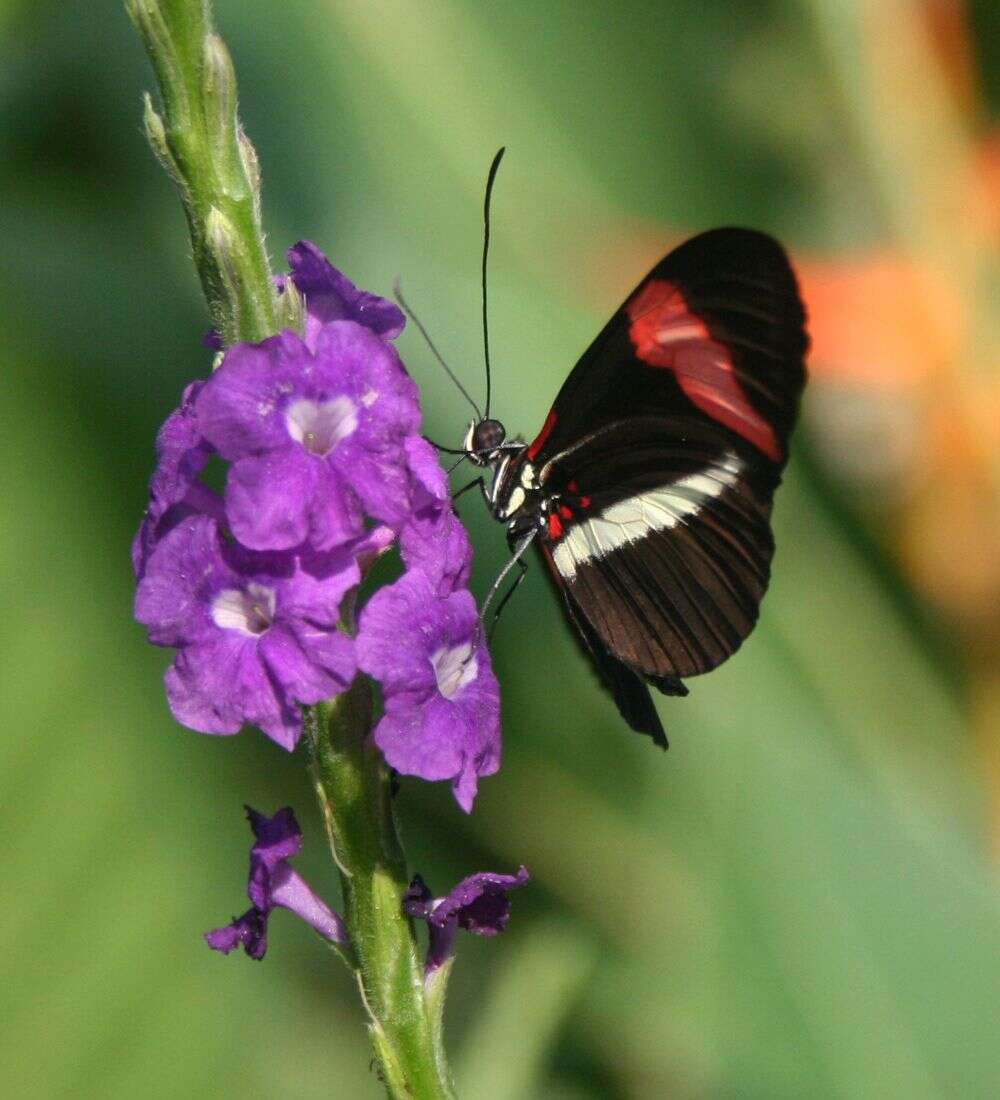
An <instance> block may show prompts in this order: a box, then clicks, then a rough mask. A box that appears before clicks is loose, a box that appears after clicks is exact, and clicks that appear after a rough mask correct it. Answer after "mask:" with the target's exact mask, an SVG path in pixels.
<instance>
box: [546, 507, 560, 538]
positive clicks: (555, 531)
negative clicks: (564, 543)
mask: <svg viewBox="0 0 1000 1100" xmlns="http://www.w3.org/2000/svg"><path fill="white" fill-rule="evenodd" d="M562 536H563V525H562V520H561V519H560V518H559V517H558V516H557V515H556V514H555V512H553V513H552V514H551V515H550V516H549V538H550V539H561V538H562Z"/></svg>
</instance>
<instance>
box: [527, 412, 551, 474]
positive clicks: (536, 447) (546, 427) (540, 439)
mask: <svg viewBox="0 0 1000 1100" xmlns="http://www.w3.org/2000/svg"><path fill="white" fill-rule="evenodd" d="M555 426H556V411H555V409H553V410H552V411H551V412H550V413H549V415H548V416H547V417H546V418H545V423H544V424H543V425H542V430H541V431H540V432H539V433H538V436H537V437H536V438H535V441H534V442H533V443H532V444H530V446H529V447H528V458H529V459H530V460H531V461H532V462H534V461H535V459H536V458H538V455H539V452H540V451H541V449H542V448H543V447H544V446H545V443H546V441H547V440H548V438H549V436H550V435H551V434H552V429H553V428H554V427H555Z"/></svg>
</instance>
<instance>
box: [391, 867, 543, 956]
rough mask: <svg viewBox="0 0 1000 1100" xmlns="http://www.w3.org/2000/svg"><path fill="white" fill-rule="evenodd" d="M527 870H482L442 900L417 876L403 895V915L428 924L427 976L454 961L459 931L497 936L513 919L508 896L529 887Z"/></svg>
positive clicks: (463, 880)
mask: <svg viewBox="0 0 1000 1100" xmlns="http://www.w3.org/2000/svg"><path fill="white" fill-rule="evenodd" d="M529 878H530V876H529V874H528V871H527V868H525V867H521V868H520V870H519V871H518V872H517V874H516V875H498V874H495V873H494V872H492V871H480V872H479V874H477V875H470V876H469V877H468V878H464V879H462V881H461V882H460V883H459V884H458V885H457V886H456V887H455V888H454V889H453V890H452V891H451V893H450V894H448V895H447V896H446V897H443V898H436V899H435V898H433V897H432V896H431V892H430V890H428V888H427V886H426V885H425V883H424V880H423V879H422V878H421V877H420V876H419V875H417V876H416V877H415V878H414V880H413V881H412V882H411V883H410V888H409V889H408V890H407V891H406V893H405V894H404V895H403V912H404V913H405V914H406V915H407V916H409V917H419V918H422V919H423V920H425V921H427V928H428V930H429V932H430V943H429V944H428V947H427V962H426V964H425V968H424V969H425V973H426V975H427V976H428V977H430V975H431V974H433V973H434V971H435V970H437V969H438V968H439V967H441V966H442V965H443V964H444V963H446V962H447V961H448V959H450V958H451V955H452V953H453V951H454V945H455V933H456V932H457V931H458V929H459V928H464V929H465V930H466V931H467V932H472V933H473V934H474V935H476V936H496V935H498V934H499V933H500V932H502V931H503V930H504V929H505V928H506V927H507V921H508V920H509V919H510V898H508V896H507V895H508V893H509V892H510V891H511V890H516V889H517V888H518V887H519V886H524V885H526V884H527V882H528V879H529Z"/></svg>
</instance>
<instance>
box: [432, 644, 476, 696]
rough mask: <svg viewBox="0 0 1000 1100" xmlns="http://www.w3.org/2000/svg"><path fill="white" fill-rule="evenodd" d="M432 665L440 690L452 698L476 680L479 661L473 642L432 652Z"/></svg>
mask: <svg viewBox="0 0 1000 1100" xmlns="http://www.w3.org/2000/svg"><path fill="white" fill-rule="evenodd" d="M431 665H432V666H433V668H434V675H435V677H436V678H437V685H438V691H440V692H441V694H442V695H443V696H444V697H445V698H446V699H450V698H451V697H452V696H453V695H454V694H455V693H456V692H457V691H458V690H459V689H460V688H463V687H465V685H466V684H469V683H471V682H472V681H473V680H475V678H476V676H477V675H478V673H479V662H478V661H477V660H476V655H475V653H473V652H472V643H471V642H463V643H462V644H461V645H456V646H444V647H442V648H441V649H439V650H437V651H436V652H434V653H432V654H431Z"/></svg>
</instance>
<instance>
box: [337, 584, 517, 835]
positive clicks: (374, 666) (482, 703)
mask: <svg viewBox="0 0 1000 1100" xmlns="http://www.w3.org/2000/svg"><path fill="white" fill-rule="evenodd" d="M357 654H358V667H359V668H360V669H362V670H363V671H364V672H367V673H369V674H370V675H372V676H374V677H375V678H376V679H377V680H378V681H379V682H380V683H381V685H382V693H383V697H384V700H385V714H384V715H383V716H382V718H381V720H380V721H379V723H378V725H377V726H376V727H375V743H376V744H377V745H378V747H379V748H380V749H381V750H382V753H383V755H384V756H385V758H386V760H387V761H388V763H389V764H390V765H391V766H392V767H393V768H395V769H396V771H398V772H400V773H401V774H403V775H417V776H420V777H421V778H422V779H430V780H438V779H450V780H451V781H452V788H453V790H454V793H455V798H456V800H457V802H458V804H459V805H460V806H461V807H462V809H463V810H465V811H466V812H467V813H468V812H469V811H471V809H472V803H473V800H474V799H475V797H476V790H477V786H478V779H479V776H482V775H492V774H493V773H494V772H495V771H497V769H498V768H499V767H500V688H499V685H498V684H497V681H496V677H495V676H494V675H493V670H492V668H491V667H490V657H489V652H488V650H487V649H486V646H485V644H484V643H483V639H482V630H481V627H480V623H479V615H478V612H477V610H476V603H475V600H473V598H472V595H471V594H470V593H469V592H467V591H464V590H462V591H457V592H452V593H451V594H450V595H448V596H444V597H442V596H440V595H438V593H437V591H436V590H435V587H434V585H433V584H432V582H431V580H430V579H429V578H428V577H427V576H426V575H425V574H424V573H423V572H422V571H420V570H411V571H410V572H409V573H407V574H406V575H405V576H403V577H402V578H400V579H399V580H398V581H396V583H395V584H393V585H390V586H389V587H387V588H382V589H380V590H379V591H378V592H376V593H375V595H374V596H372V598H371V599H370V600H369V601H368V603H367V604H366V605H365V608H364V610H363V611H362V613H361V623H360V629H359V631H358V639H357Z"/></svg>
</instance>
